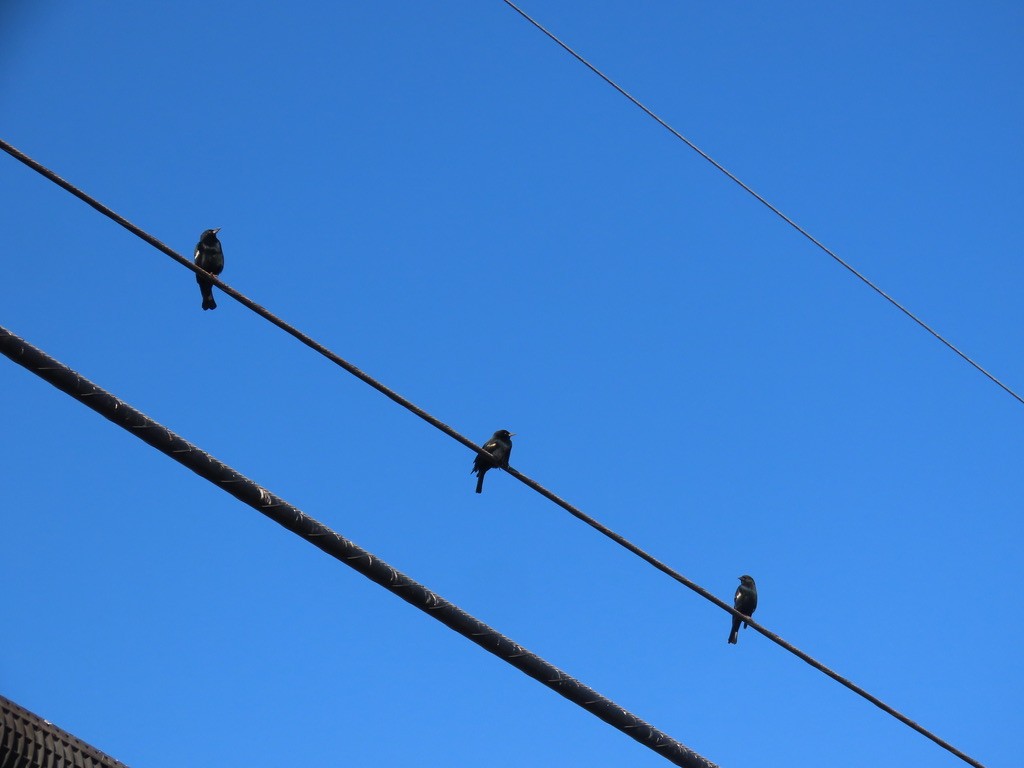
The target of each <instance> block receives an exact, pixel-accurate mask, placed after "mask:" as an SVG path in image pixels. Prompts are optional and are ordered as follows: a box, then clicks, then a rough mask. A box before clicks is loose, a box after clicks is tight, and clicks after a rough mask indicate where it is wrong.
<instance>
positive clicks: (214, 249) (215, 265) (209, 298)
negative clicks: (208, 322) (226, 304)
mask: <svg viewBox="0 0 1024 768" xmlns="http://www.w3.org/2000/svg"><path fill="white" fill-rule="evenodd" d="M218 232H220V227H217V228H216V229H208V230H206V231H205V232H203V234H202V235H200V236H199V242H198V243H196V254H195V262H196V266H197V267H199V268H200V269H202V270H204V271H206V272H209V273H210V274H211V275H219V274H220V273H221V270H222V269H224V249H223V248H221V245H220V240H218V239H217V233H218ZM196 282H197V283H199V291H200V293H202V294H203V309H216V308H217V302H215V301H214V300H213V283H212V282H210V281H209V280H208V279H207V278H205V277H203V276H202V275H200V274H198V273H196Z"/></svg>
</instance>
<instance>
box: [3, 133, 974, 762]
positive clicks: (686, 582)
mask: <svg viewBox="0 0 1024 768" xmlns="http://www.w3.org/2000/svg"><path fill="white" fill-rule="evenodd" d="M0 149H3V150H4V151H5V152H7V153H8V154H10V155H11V156H12V157H14V158H16V159H18V160H20V161H21V162H22V163H24V164H25V165H27V166H29V167H30V168H32V169H33V170H35V171H37V172H38V173H40V174H42V175H43V176H45V177H46V178H48V179H50V180H51V181H53V182H54V183H55V184H57V185H59V186H60V187H63V188H64V189H66V190H67V191H68V192H70V193H71V194H73V195H74V196H75V197H77V198H79V199H80V200H82V201H84V202H85V203H87V204H89V205H90V206H92V207H93V208H95V209H96V210H97V211H99V212H100V213H102V214H104V215H105V216H107V217H109V218H110V219H112V220H113V221H116V222H117V223H118V224H120V225H121V226H123V227H124V228H125V229H127V230H128V231H129V232H131V233H132V234H134V235H136V236H138V237H140V238H142V239H143V240H145V241H146V242H147V243H149V244H150V245H152V246H154V247H155V248H157V249H158V250H160V251H162V252H163V253H165V254H167V255H168V256H170V257H171V258H173V259H174V260H175V261H177V262H178V263H180V264H183V265H184V266H186V267H188V268H189V269H190V270H192V271H193V272H200V270H199V268H198V267H196V266H195V265H194V264H193V263H192V262H190V261H189V260H188V259H186V258H184V257H183V256H181V255H179V254H178V253H176V252H175V251H173V250H172V249H171V248H169V247H168V246H166V245H164V244H163V243H162V242H160V241H159V240H157V239H156V238H155V237H153V236H152V235H150V234H148V233H147V232H145V231H143V230H142V229H140V228H139V227H137V226H135V225H134V224H132V223H131V222H130V221H128V220H127V219H125V218H124V217H123V216H120V215H119V214H117V213H115V212H114V211H113V210H111V209H110V208H108V207H107V206H105V205H103V204H102V203H101V202H99V201H98V200H96V199H94V198H92V197H90V196H89V195H87V194H86V193H85V192H83V191H82V190H80V189H78V188H77V187H75V186H74V185H72V184H71V183H70V182H68V181H65V180H64V179H62V178H61V177H60V176H58V175H57V174H55V173H54V172H53V171H51V170H49V169H48V168H46V167H45V166H43V165H41V164H40V163H38V162H36V161H35V160H33V159H32V158H30V157H28V155H26V154H24V153H23V152H20V151H19V150H17V149H15V148H14V147H12V146H11V145H10V144H8V143H7V142H6V141H4V140H3V139H0ZM202 274H203V275H204V277H207V278H209V280H210V281H211V282H212V283H213V284H214V285H216V286H217V287H218V288H220V289H221V290H222V291H224V293H225V294H227V295H228V296H231V297H232V298H233V299H235V300H236V301H238V302H240V303H241V304H242V305H244V306H246V307H248V308H250V309H252V310H253V311H254V312H256V313H257V314H258V315H260V316H261V317H263V318H265V319H267V320H269V321H270V322H272V323H273V324H274V325H276V326H277V327H278V328H281V329H282V330H284V331H286V332H287V333H289V334H290V335H292V336H294V337H295V338H296V339H298V340H299V341H301V342H302V343H303V344H305V345H306V346H308V347H310V348H311V349H314V350H316V351H317V352H319V353H320V354H321V355H323V356H324V357H326V358H327V359H328V360H330V361H332V362H333V363H336V364H337V365H339V366H340V367H342V368H344V369H345V370H346V371H348V372H349V373H351V374H353V375H354V376H356V377H358V378H359V379H361V380H362V381H364V382H366V383H367V384H369V385H370V386H372V387H373V388H374V389H376V390H378V391H379V392H382V393H384V394H385V395H387V396H388V397H389V398H391V399H392V400H394V401H395V402H396V403H398V404H399V405H401V406H403V407H404V408H406V409H408V410H409V411H411V412H412V413H414V414H416V415H417V416H419V417H420V418H421V419H423V420H424V421H426V422H427V423H429V424H431V425H433V426H435V427H437V428H438V429H440V430H441V431H442V432H444V433H445V434H446V435H448V436H450V437H452V438H454V439H455V440H458V441H459V442H460V443H462V444H463V445H465V446H466V447H467V448H469V449H471V450H473V451H476V452H477V453H482V450H481V449H480V448H479V447H478V446H477V445H476V444H474V443H473V442H472V441H471V440H469V439H468V438H466V437H463V436H462V435H461V434H459V433H458V432H456V431H455V430H454V429H452V428H451V427H450V426H448V425H447V424H445V423H444V422H442V421H441V420H440V419H437V418H435V417H434V416H432V415H430V414H429V413H427V412H426V411H424V410H423V409H422V408H419V407H417V406H415V405H413V403H411V402H410V401H409V400H406V399H405V398H404V397H402V396H401V395H399V394H398V393H397V392H394V391H393V390H391V389H389V388H388V387H386V386H384V385H383V384H381V383H380V382H379V381H377V380H376V379H373V378H372V377H370V376H369V375H368V374H366V373H364V372H363V371H361V370H360V369H359V368H357V367H356V366H354V365H352V364H351V363H349V362H347V361H345V360H344V359H342V358H341V357H339V356H338V355H336V354H335V353H334V352H331V351H330V350H329V349H327V347H325V346H323V345H322V344H320V343H319V342H317V341H314V340H313V339H312V338H310V337H309V336H307V335H306V334H304V333H302V332H301V331H299V330H298V329H297V328H293V327H292V326H291V325H289V324H288V323H286V322H285V321H283V320H281V319H280V318H278V317H277V316H275V315H273V314H271V313H270V312H269V311H268V310H266V309H264V308H263V307H261V306H260V305H259V304H257V303H256V302H254V301H252V300H251V299H249V298H248V297H246V296H244V295H243V294H241V293H239V292H238V291H236V290H235V289H234V288H231V287H230V286H229V285H227V284H226V283H224V282H223V281H221V280H220V279H219V278H217V277H215V276H213V275H208V274H207V273H206V272H203V273H202ZM506 471H507V472H508V473H509V474H510V475H512V477H514V478H516V479H517V480H519V481H520V482H522V483H523V484H525V485H526V486H528V487H529V488H532V489H533V490H534V491H536V492H537V493H539V494H541V495H542V496H544V497H545V498H547V499H549V500H550V501H553V502H554V503H555V504H557V505H558V506H560V507H561V508H562V509H564V510H565V511H567V512H569V514H571V515H573V516H574V517H576V518H577V519H579V520H582V521H583V522H584V523H586V524H587V525H589V526H590V527H591V528H593V529H594V530H596V531H599V532H600V533H602V534H604V535H605V536H607V537H608V538H609V539H611V540H612V541H614V542H615V543H616V544H618V545H620V546H622V547H624V548H626V549H628V550H629V551H630V552H632V553H633V554H635V555H637V556H638V557H640V558H642V559H643V560H645V561H646V562H648V563H650V564H651V565H653V566H654V567H655V568H657V569H658V570H659V571H661V572H662V573H665V574H667V575H668V576H670V577H672V578H673V579H675V580H676V581H678V582H679V583H680V584H682V585H683V586H685V587H688V588H689V589H691V590H693V591H694V592H696V593H697V594H698V595H700V596H701V597H703V598H705V599H707V600H709V601H711V602H712V603H714V604H715V605H717V606H718V607H719V608H721V609H722V610H724V611H727V612H728V613H730V614H732V615H734V616H740V617H741V618H743V619H744V620H745V621H746V622H747V623H748V624H749V625H750V626H751V627H753V628H754V629H756V630H757V631H758V632H760V633H761V634H762V635H764V636H765V637H767V638H768V639H769V640H771V641H772V642H774V643H776V644H777V645H779V646H781V647H782V648H785V649H786V650H787V651H789V652H790V653H792V654H794V655H795V656H797V657H799V658H801V659H803V660H804V661H805V662H807V663H808V664H810V665H811V666H812V667H814V668H815V669H817V670H819V671H820V672H823V673H824V674H826V675H828V676H829V677H831V678H832V679H833V680H835V681H836V682H839V683H841V684H842V685H844V686H846V687H847V688H849V689H850V690H851V691H853V692H854V693H856V694H858V695H860V696H862V697H863V698H865V699H867V700H868V701H870V702H871V703H872V704H874V705H875V706H877V707H879V708H880V709H881V710H882V711H883V712H886V713H887V714H889V715H892V716H893V717H895V718H896V719H897V720H899V721H900V722H902V723H904V724H905V725H908V726H909V727H911V728H913V729H914V730H915V731H917V732H918V733H920V734H922V735H924V736H926V737H928V738H929V739H931V740H932V741H934V742H935V743H936V744H938V745H939V746H941V747H943V748H944V749H947V750H949V751H950V752H952V753H953V754H954V755H956V756H957V757H959V758H961V759H963V760H964V761H966V762H968V763H970V764H971V765H973V766H976V768H984V767H983V766H982V765H981V764H980V763H978V762H977V761H975V760H973V759H971V758H970V757H968V756H967V755H966V754H964V753H963V752H961V751H960V750H958V749H956V747H954V746H952V745H951V744H949V743H948V742H946V741H944V740H943V739H940V738H939V737H938V736H936V735H935V734H933V733H932V732H931V731H928V730H927V729H925V728H923V727H922V726H920V725H918V724H917V723H915V722H914V721H913V720H911V719H910V718H909V717H907V716H906V715H904V714H902V713H900V712H899V711H897V710H896V709H893V708H892V707H890V706H889V705H888V704H886V703H885V702H883V701H882V700H881V699H878V698H877V697H875V696H873V695H871V694H870V693H868V692H867V691H866V690H864V689H863V688H861V687H860V686H858V685H856V684H855V683H853V682H851V681H850V680H847V679H846V678H845V677H842V676H841V675H839V674H837V673H836V672H833V671H832V670H831V669H829V668H828V667H826V666H825V665H824V664H822V663H821V662H819V661H817V660H815V659H814V658H813V657H811V656H809V655H808V654H806V653H804V652H803V651H801V650H800V649H799V648H797V647H796V646H794V645H791V644H790V643H788V642H786V641H785V640H783V639H782V638H781V637H779V636H778V635H776V634H775V633H773V632H770V631H769V630H767V629H765V628H764V627H762V626H761V625H760V624H758V623H757V622H755V621H753V620H752V619H749V618H747V617H746V616H743V614H741V613H739V612H738V611H736V610H735V609H734V608H733V607H732V606H731V605H729V604H728V603H726V602H724V601H723V600H720V599H719V598H718V597H716V596H715V595H713V594H712V593H711V592H708V591H707V590H706V589H704V588H703V587H701V586H700V585H699V584H697V583H696V582H693V581H691V580H690V579H688V578H686V577H685V576H683V575H682V574H681V573H679V572H678V571H676V570H674V569H672V568H671V567H669V566H668V565H666V564H665V563H663V562H661V561H660V560H658V559H657V558H655V557H654V556H653V555H650V554H648V553H647V552H645V551H644V550H642V549H641V548H640V547H638V546H636V545H635V544H633V543H632V542H630V541H629V540H628V539H626V538H625V537H623V536H620V535H619V534H618V533H616V532H615V531H613V530H612V529H610V528H608V527H607V526H605V525H604V524H602V523H600V522H598V521H597V520H595V519H594V518H592V517H590V516H589V515H587V514H586V513H584V512H583V511H582V510H580V509H578V508H577V507H575V506H573V505H572V504H570V503H569V502H567V501H566V500H565V499H563V498H561V497H560V496H557V495H556V494H554V493H552V492H551V491H549V490H548V489H547V488H545V487H544V486H542V485H541V484H540V483H538V482H536V481H535V480H533V479H531V478H529V477H527V476H526V475H524V474H522V473H521V472H519V471H518V470H516V469H514V468H512V467H507V468H506Z"/></svg>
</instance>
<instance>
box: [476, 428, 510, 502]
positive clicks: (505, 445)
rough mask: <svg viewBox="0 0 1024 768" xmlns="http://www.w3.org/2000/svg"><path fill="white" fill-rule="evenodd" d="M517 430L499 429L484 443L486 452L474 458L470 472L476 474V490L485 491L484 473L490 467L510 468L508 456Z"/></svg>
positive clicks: (478, 491)
mask: <svg viewBox="0 0 1024 768" xmlns="http://www.w3.org/2000/svg"><path fill="white" fill-rule="evenodd" d="M514 434H515V432H509V431H508V430H507V429H499V430H498V431H497V432H495V433H494V434H493V435H491V439H490V440H488V441H487V442H486V443H484V445H483V449H484V451H485V452H486V453H478V454H477V455H476V458H475V459H474V460H473V469H472V470H470V474H471V475H472V474H474V473H475V474H476V475H477V476H478V477H477V481H476V492H477V493H483V490H484V475H485V474H487V470H488V469H494V468H495V467H503V468H505V469H507V468H508V457H509V456H511V455H512V435H514Z"/></svg>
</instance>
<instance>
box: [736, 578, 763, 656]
mask: <svg viewBox="0 0 1024 768" xmlns="http://www.w3.org/2000/svg"><path fill="white" fill-rule="evenodd" d="M732 605H733V608H735V609H736V610H737V611H739V612H740V613H742V614H743V615H744V616H753V615H754V609H755V608H757V586H756V585H755V584H754V579H753V578H751V577H750V576H740V585H739V586H738V587H737V588H736V596H735V597H733V603H732ZM741 621H743V619H740V618H738V617H736V616H733V617H732V632H730V633H729V642H730V643H732V644H733V645H735V644H736V638H737V636H738V635H739V633H740V622H741ZM743 626H744V627H745V626H747V622H745V621H743Z"/></svg>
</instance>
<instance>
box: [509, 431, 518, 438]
mask: <svg viewBox="0 0 1024 768" xmlns="http://www.w3.org/2000/svg"><path fill="white" fill-rule="evenodd" d="M508 436H509V437H515V436H516V433H515V432H509V433H508Z"/></svg>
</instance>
